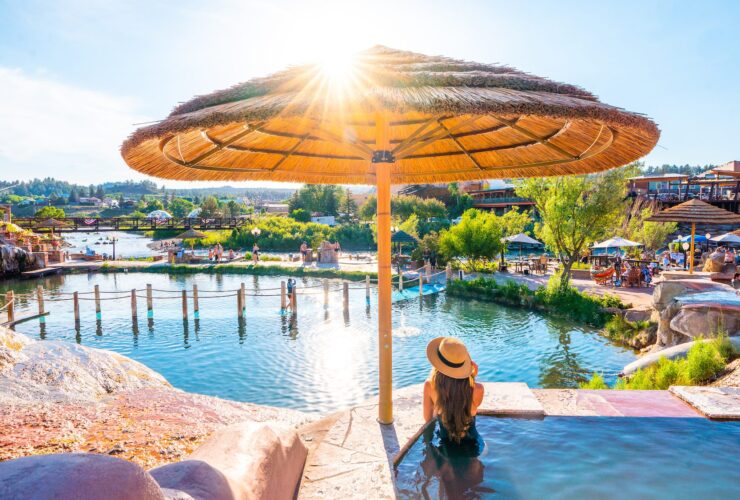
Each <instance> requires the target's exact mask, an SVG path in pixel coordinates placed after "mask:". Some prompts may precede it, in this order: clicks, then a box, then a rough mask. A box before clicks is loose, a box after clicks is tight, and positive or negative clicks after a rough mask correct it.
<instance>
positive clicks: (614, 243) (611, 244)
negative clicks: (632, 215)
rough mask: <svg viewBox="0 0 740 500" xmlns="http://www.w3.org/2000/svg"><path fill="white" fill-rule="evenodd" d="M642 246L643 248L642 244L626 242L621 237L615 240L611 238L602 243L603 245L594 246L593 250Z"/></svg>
mask: <svg viewBox="0 0 740 500" xmlns="http://www.w3.org/2000/svg"><path fill="white" fill-rule="evenodd" d="M640 246H642V243H637V242H636V241H630V240H626V239H624V238H622V237H621V236H615V237H614V238H609V239H608V240H605V241H602V242H601V243H597V244H596V245H594V246H593V248H624V247H640Z"/></svg>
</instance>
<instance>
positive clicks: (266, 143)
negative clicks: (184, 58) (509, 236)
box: [122, 46, 659, 184]
mask: <svg viewBox="0 0 740 500" xmlns="http://www.w3.org/2000/svg"><path fill="white" fill-rule="evenodd" d="M343 76H344V78H340V77H338V76H337V75H336V74H334V72H330V71H327V68H326V67H325V66H322V65H307V66H298V67H294V68H290V69H288V70H285V71H282V72H279V73H276V74H273V75H271V76H268V77H266V78H256V79H253V80H250V81H247V82H246V83H242V84H239V85H236V86H234V87H231V88H229V89H226V90H221V91H217V92H214V93H212V94H208V95H204V96H198V97H196V98H194V99H192V100H190V101H188V102H186V103H183V104H181V105H179V106H177V107H176V108H175V109H174V111H173V112H172V113H171V114H170V116H169V117H168V118H167V119H165V120H163V121H161V122H159V123H156V124H154V125H151V126H148V127H144V128H140V129H139V130H137V131H136V132H135V133H134V134H133V136H131V137H130V138H129V139H128V140H127V141H126V142H125V143H124V144H123V147H122V154H123V157H124V159H125V160H126V162H127V163H128V164H129V165H130V166H131V167H132V168H134V169H135V170H138V171H140V172H143V173H146V174H148V175H153V176H156V177H162V178H167V179H183V180H219V181H222V180H271V181H290V182H306V183H318V184H322V183H323V184H375V183H376V178H375V174H376V172H375V170H376V169H375V168H374V166H375V165H377V163H379V162H381V161H383V162H385V161H387V160H388V159H393V160H394V162H393V166H392V168H391V182H392V183H393V184H405V183H430V182H449V181H458V180H466V179H490V178H511V177H529V176H542V175H566V174H581V173H589V172H596V171H602V170H607V169H609V168H613V167H614V166H616V165H622V164H626V163H629V162H631V161H633V160H636V159H638V158H640V157H642V156H644V155H645V154H646V153H648V152H649V151H650V150H651V149H652V148H653V147H654V145H655V144H656V142H657V140H658V136H659V131H658V128H657V126H656V125H655V123H653V122H652V121H651V120H649V119H648V118H646V117H644V116H642V115H638V114H635V113H629V112H627V111H624V110H622V109H620V108H616V107H613V106H609V105H607V104H604V103H601V102H600V101H599V100H598V99H597V98H596V97H595V96H593V95H592V94H591V93H589V92H587V91H585V90H583V89H581V88H579V87H576V86H573V85H567V84H562V83H556V82H553V81H550V80H548V79H545V78H540V77H537V76H533V75H529V74H526V73H523V72H521V71H517V70H515V69H513V68H510V67H506V66H500V65H491V64H479V63H473V62H467V61H460V60H455V59H449V58H446V57H439V56H434V57H430V56H425V55H421V54H416V53H412V52H403V51H398V50H393V49H389V48H386V47H381V46H378V47H374V48H372V49H369V50H367V51H365V52H361V53H360V54H358V55H357V56H356V57H355V58H354V60H353V61H352V63H351V64H348V65H347V71H346V73H345V75H343ZM378 111H382V112H383V117H384V118H385V119H384V120H383V122H384V126H385V128H386V129H387V133H388V142H389V144H388V145H387V147H383V148H382V149H381V148H378V146H377V144H376V139H377V129H378V126H379V123H378V121H377V120H376V116H375V115H376V113H377V112H378Z"/></svg>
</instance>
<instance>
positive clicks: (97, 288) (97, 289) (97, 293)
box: [93, 285, 101, 319]
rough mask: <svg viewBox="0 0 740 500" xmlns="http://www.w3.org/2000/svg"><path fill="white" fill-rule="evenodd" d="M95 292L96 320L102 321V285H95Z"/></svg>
mask: <svg viewBox="0 0 740 500" xmlns="http://www.w3.org/2000/svg"><path fill="white" fill-rule="evenodd" d="M93 290H94V295H95V319H100V317H101V312H100V285H95V287H94V288H93Z"/></svg>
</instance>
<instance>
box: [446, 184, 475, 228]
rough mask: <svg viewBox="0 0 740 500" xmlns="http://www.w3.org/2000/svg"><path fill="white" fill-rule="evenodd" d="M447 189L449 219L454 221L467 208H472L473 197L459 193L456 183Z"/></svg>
mask: <svg viewBox="0 0 740 500" xmlns="http://www.w3.org/2000/svg"><path fill="white" fill-rule="evenodd" d="M447 189H448V191H449V192H450V205H449V208H448V213H449V216H450V219H456V218H457V217H460V216H461V215H462V214H463V213H464V212H465V211H466V210H468V209H469V208H473V197H472V196H470V195H469V194H468V193H465V192H463V191H461V190H460V187H459V186H458V184H457V182H453V183H452V184H450V185H449V187H448V188H447Z"/></svg>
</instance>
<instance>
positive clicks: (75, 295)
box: [72, 292, 80, 327]
mask: <svg viewBox="0 0 740 500" xmlns="http://www.w3.org/2000/svg"><path fill="white" fill-rule="evenodd" d="M72 306H73V308H74V315H75V327H79V326H80V296H79V294H78V293H77V292H74V293H73V294H72Z"/></svg>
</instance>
